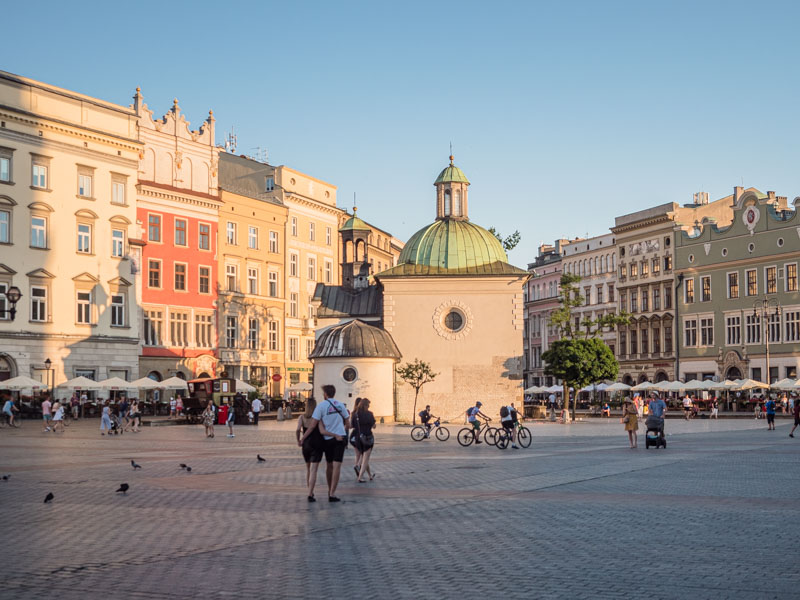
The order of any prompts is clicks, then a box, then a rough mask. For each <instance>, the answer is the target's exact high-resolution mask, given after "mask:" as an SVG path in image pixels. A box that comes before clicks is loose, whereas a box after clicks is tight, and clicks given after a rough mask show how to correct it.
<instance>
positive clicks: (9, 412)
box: [3, 396, 19, 427]
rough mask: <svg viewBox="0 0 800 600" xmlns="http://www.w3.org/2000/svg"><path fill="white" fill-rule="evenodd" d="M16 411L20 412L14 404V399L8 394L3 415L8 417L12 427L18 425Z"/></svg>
mask: <svg viewBox="0 0 800 600" xmlns="http://www.w3.org/2000/svg"><path fill="white" fill-rule="evenodd" d="M15 412H19V409H18V408H17V407H16V406H15V405H14V401H13V400H12V399H11V396H6V397H5V402H4V403H3V416H4V417H5V418H6V420H7V421H8V424H9V425H10V426H11V427H17V424H16V423H15V422H14V413H15Z"/></svg>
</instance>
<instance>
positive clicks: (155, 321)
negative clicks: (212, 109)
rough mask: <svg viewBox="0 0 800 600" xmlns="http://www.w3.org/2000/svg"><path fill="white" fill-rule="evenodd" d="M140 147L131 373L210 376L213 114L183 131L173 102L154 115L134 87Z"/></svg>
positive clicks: (215, 205) (215, 211) (214, 276)
mask: <svg viewBox="0 0 800 600" xmlns="http://www.w3.org/2000/svg"><path fill="white" fill-rule="evenodd" d="M134 109H135V110H136V111H137V115H138V116H139V134H140V139H141V140H142V141H143V142H144V144H145V147H144V151H143V153H142V155H141V162H140V169H139V181H138V184H137V208H136V213H137V215H136V216H137V223H138V224H139V226H140V228H141V235H142V241H143V242H144V244H145V245H144V248H143V251H142V260H141V270H142V273H141V277H140V278H139V281H141V286H142V294H141V297H142V309H141V319H142V329H141V331H142V352H141V356H140V360H139V372H140V374H142V375H146V376H150V377H152V378H153V379H156V380H161V379H166V378H168V377H172V376H175V375H176V376H178V377H181V378H184V379H191V378H195V377H203V376H215V375H217V374H218V373H217V371H218V368H217V364H218V352H217V348H218V342H217V334H216V332H217V312H216V309H217V281H218V273H217V268H218V267H217V260H218V257H217V228H218V223H219V208H220V206H221V205H222V202H221V200H220V199H219V192H218V185H217V160H218V150H217V149H216V147H215V145H214V118H213V116H212V114H211V113H209V117H208V119H207V120H206V121H205V122H204V124H203V126H202V127H201V128H200V129H199V130H198V131H191V130H190V129H189V123H188V122H187V121H186V120H185V119H184V117H183V115H182V114H181V112H180V108H179V107H178V102H177V100H176V101H175V102H174V104H173V107H172V108H171V109H170V111H168V112H167V114H166V115H165V116H164V117H163V119H160V120H157V121H155V120H153V118H152V111H150V110H149V109H148V108H147V106H146V105H145V104H144V103H143V102H142V97H141V94H140V93H139V91H138V90H137V93H136V96H134Z"/></svg>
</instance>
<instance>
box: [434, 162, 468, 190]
mask: <svg viewBox="0 0 800 600" xmlns="http://www.w3.org/2000/svg"><path fill="white" fill-rule="evenodd" d="M452 181H456V182H458V183H466V184H467V185H469V179H467V176H466V175H464V171H462V170H461V169H459V168H458V167H457V166H455V165H454V164H453V157H452V156H451V157H450V166H448V167H445V168H444V169H443V170H442V172H441V173H439V176H438V177H437V178H436V181H434V182H433V185H436V184H437V183H450V182H452Z"/></svg>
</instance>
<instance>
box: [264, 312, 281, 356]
mask: <svg viewBox="0 0 800 600" xmlns="http://www.w3.org/2000/svg"><path fill="white" fill-rule="evenodd" d="M267 340H268V344H269V347H268V349H269V350H270V351H271V352H278V351H279V349H280V342H279V340H280V324H279V322H278V321H276V320H272V321H270V322H269V325H268V326H267Z"/></svg>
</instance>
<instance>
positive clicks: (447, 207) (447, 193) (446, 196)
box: [444, 190, 450, 217]
mask: <svg viewBox="0 0 800 600" xmlns="http://www.w3.org/2000/svg"><path fill="white" fill-rule="evenodd" d="M444 216H445V217H449V216H450V190H445V191H444Z"/></svg>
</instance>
